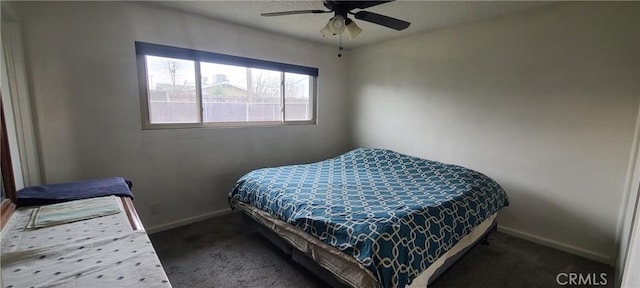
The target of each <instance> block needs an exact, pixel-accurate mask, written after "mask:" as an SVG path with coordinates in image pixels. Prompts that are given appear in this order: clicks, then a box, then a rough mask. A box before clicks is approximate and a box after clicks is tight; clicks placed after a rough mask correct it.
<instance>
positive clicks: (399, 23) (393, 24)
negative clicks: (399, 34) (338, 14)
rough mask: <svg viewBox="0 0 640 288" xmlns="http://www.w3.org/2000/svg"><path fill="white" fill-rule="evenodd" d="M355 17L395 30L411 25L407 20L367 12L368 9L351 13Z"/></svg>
mask: <svg viewBox="0 0 640 288" xmlns="http://www.w3.org/2000/svg"><path fill="white" fill-rule="evenodd" d="M353 15H354V16H355V17H356V19H360V20H364V21H367V22H371V23H375V24H378V25H382V26H385V27H389V28H391V29H395V30H398V31H400V30H404V29H407V27H409V25H411V23H409V22H407V21H403V20H400V19H396V18H392V17H389V16H384V15H380V14H378V13H373V12H368V11H360V12H358V13H355V14H353Z"/></svg>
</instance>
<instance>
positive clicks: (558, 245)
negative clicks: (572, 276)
mask: <svg viewBox="0 0 640 288" xmlns="http://www.w3.org/2000/svg"><path fill="white" fill-rule="evenodd" d="M498 231H499V232H502V233H505V234H509V235H511V236H515V237H518V238H523V239H526V240H529V241H531V242H534V243H538V244H540V245H544V246H548V247H551V248H555V249H558V250H562V251H565V252H568V253H571V254H575V255H578V256H581V257H584V258H587V259H591V260H594V261H598V262H600V263H604V264H607V265H609V266H611V267H614V265H615V263H614V259H613V258H611V257H610V256H607V255H603V254H600V253H597V252H593V251H589V250H586V249H582V248H579V247H576V246H573V245H569V244H566V243H562V242H558V241H555V240H551V239H547V238H544V237H540V236H535V235H532V234H529V233H526V232H522V231H519V230H516V229H513V228H509V227H504V226H501V225H498Z"/></svg>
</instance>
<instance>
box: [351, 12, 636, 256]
mask: <svg viewBox="0 0 640 288" xmlns="http://www.w3.org/2000/svg"><path fill="white" fill-rule="evenodd" d="M639 5H640V4H639V3H637V2H636V3H602V2H600V3H561V4H554V5H549V6H546V7H541V8H536V9H533V10H529V11H525V12H522V13H518V14H511V15H507V16H504V17H499V18H495V19H492V20H487V21H482V22H477V23H472V24H467V25H461V26H456V27H451V28H447V29H443V30H439V31H434V32H430V33H424V34H419V35H415V36H411V37H408V38H403V39H399V40H393V41H389V42H383V43H379V44H376V45H372V46H367V47H363V48H360V49H356V50H354V51H352V52H351V53H350V59H349V61H350V63H349V77H350V78H349V93H350V96H351V99H352V100H351V102H350V114H351V115H352V116H351V117H352V120H353V121H352V123H353V124H352V128H351V129H352V132H353V141H354V145H355V146H374V147H384V148H390V149H393V150H396V151H399V152H403V153H407V154H411V155H416V156H419V157H424V158H428V159H433V160H438V161H443V162H448V163H455V164H459V165H463V166H467V167H470V168H473V169H476V170H478V171H481V172H483V173H485V174H487V175H489V176H491V177H493V178H494V179H496V180H497V181H498V182H499V183H500V184H501V185H502V186H503V187H504V188H505V190H506V191H507V193H508V195H509V198H510V201H511V206H510V207H508V208H506V209H504V210H503V212H502V213H501V215H500V217H499V223H500V225H501V227H502V228H503V231H506V232H510V233H513V234H517V235H520V236H525V237H529V238H530V239H533V240H536V241H538V242H543V243H546V244H547V245H551V246H555V247H558V248H562V249H565V250H568V251H572V252H574V253H578V254H580V255H583V256H586V257H590V258H592V259H596V260H599V261H603V262H607V263H610V264H613V262H614V261H615V257H616V252H617V251H616V249H617V246H616V245H617V243H616V239H615V238H616V228H617V226H618V214H619V210H620V209H622V203H621V202H622V199H623V195H624V184H625V175H626V169H627V166H628V163H629V161H630V159H629V158H630V152H631V144H632V138H633V134H634V125H635V120H636V114H637V112H638V111H637V110H638V101H639V95H638V92H639V87H640V85H639V79H640V65H639V64H640V56H639V55H640V54H639V51H640V50H639V48H640V47H639V44H640V30H639V27H640V25H639V24H640V17H638V12H639V11H640V10H639V8H640V6H639Z"/></svg>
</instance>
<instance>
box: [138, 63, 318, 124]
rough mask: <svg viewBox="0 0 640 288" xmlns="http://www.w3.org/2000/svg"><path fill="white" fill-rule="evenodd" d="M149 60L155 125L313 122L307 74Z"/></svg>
mask: <svg viewBox="0 0 640 288" xmlns="http://www.w3.org/2000/svg"><path fill="white" fill-rule="evenodd" d="M145 57H146V58H145V59H146V67H147V83H148V85H147V89H148V106H149V107H148V108H149V120H150V122H151V123H152V124H169V123H199V122H200V121H202V123H229V122H283V121H308V120H312V119H313V105H312V104H313V102H312V100H313V99H312V96H311V95H312V86H313V84H312V80H313V79H312V77H311V76H309V75H304V74H295V73H288V72H281V71H272V70H264V69H256V68H247V67H242V66H233V65H223V64H217V63H208V62H197V61H191V60H182V59H173V58H167V57H157V56H148V55H147V56H145ZM197 77H200V83H197V82H196V79H197ZM198 89H199V91H198ZM199 105H200V106H199ZM200 117H201V119H200Z"/></svg>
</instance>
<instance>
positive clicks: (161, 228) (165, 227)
mask: <svg viewBox="0 0 640 288" xmlns="http://www.w3.org/2000/svg"><path fill="white" fill-rule="evenodd" d="M232 212H234V211H233V210H231V208H226V209H222V210H218V211H213V212H209V213H205V214H201V215H197V216H193V217H189V218H184V219H180V220H177V221H172V222H169V223H166V224H160V225H156V226H153V227H151V228H147V229H145V230H146V231H147V234H153V233H158V232H160V231H164V230H169V229H172V228H176V227H180V226H184V225H187V224H191V223H194V222H198V221H202V220H207V219H210V218H213V217H217V216H222V215H226V214H229V213H232Z"/></svg>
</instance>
